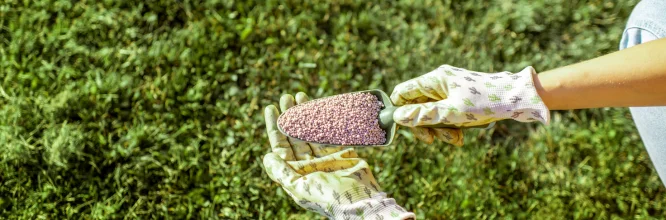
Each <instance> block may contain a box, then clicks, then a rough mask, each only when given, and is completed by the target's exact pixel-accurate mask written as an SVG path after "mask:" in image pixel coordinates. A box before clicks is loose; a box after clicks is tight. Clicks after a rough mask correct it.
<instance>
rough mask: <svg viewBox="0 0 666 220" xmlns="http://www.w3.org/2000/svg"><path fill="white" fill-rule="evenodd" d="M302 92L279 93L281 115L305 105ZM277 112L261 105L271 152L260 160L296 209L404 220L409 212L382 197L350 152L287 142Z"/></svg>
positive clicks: (366, 169) (364, 167)
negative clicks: (291, 200)
mask: <svg viewBox="0 0 666 220" xmlns="http://www.w3.org/2000/svg"><path fill="white" fill-rule="evenodd" d="M307 99H308V98H307V96H306V95H305V93H298V94H296V99H295V100H294V97H293V96H291V95H284V96H282V97H281V99H280V109H281V110H282V111H285V110H287V109H288V108H290V107H292V106H294V105H295V104H296V103H303V102H305V101H307ZM278 116H279V112H278V110H277V108H276V107H275V106H273V105H270V106H268V107H266V109H265V112H264V117H265V120H266V131H267V133H268V139H269V142H270V145H271V149H272V152H270V153H268V154H266V155H265V156H264V159H263V164H264V168H265V169H266V172H267V173H268V176H269V177H270V178H271V179H272V180H273V181H275V182H277V183H279V184H280V185H281V186H282V188H283V189H284V190H285V191H286V192H287V194H289V195H290V196H291V197H292V198H293V199H294V201H296V202H297V203H298V205H299V206H301V207H303V208H305V209H308V210H310V211H314V212H317V213H319V214H321V215H324V216H327V217H329V218H331V219H363V218H368V217H372V218H373V219H409V218H414V214H413V213H410V212H408V211H406V210H404V209H403V208H402V207H400V206H398V205H397V204H396V202H395V200H394V199H391V198H387V196H386V193H384V192H382V191H381V189H380V188H379V184H378V183H377V181H376V180H375V177H374V176H373V175H372V172H371V171H370V168H369V166H368V163H367V162H366V161H365V160H363V159H361V158H359V157H358V155H357V154H356V152H355V151H354V149H353V148H342V147H327V146H322V145H317V144H312V143H306V142H303V141H299V140H297V139H292V138H288V137H286V136H285V135H283V134H282V133H280V131H279V130H278V128H277V118H278Z"/></svg>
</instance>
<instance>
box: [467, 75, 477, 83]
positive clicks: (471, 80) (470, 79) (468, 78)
mask: <svg viewBox="0 0 666 220" xmlns="http://www.w3.org/2000/svg"><path fill="white" fill-rule="evenodd" d="M465 80H467V81H470V82H476V80H474V79H472V77H469V76H465Z"/></svg>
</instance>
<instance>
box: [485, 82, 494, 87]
mask: <svg viewBox="0 0 666 220" xmlns="http://www.w3.org/2000/svg"><path fill="white" fill-rule="evenodd" d="M485 85H486V88H495V85H493V84H492V83H490V82H487V83H486V84H485Z"/></svg>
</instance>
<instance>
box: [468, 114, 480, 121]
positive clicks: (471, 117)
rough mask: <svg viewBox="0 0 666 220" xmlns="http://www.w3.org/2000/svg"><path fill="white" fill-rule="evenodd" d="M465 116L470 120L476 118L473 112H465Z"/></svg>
mask: <svg viewBox="0 0 666 220" xmlns="http://www.w3.org/2000/svg"><path fill="white" fill-rule="evenodd" d="M465 116H467V120H470V121H476V120H478V119H476V118H475V117H474V114H472V113H467V114H465Z"/></svg>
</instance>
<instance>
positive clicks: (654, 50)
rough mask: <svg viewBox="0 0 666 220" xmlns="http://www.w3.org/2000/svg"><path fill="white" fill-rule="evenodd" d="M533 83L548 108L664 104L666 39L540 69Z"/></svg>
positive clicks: (665, 91)
mask: <svg viewBox="0 0 666 220" xmlns="http://www.w3.org/2000/svg"><path fill="white" fill-rule="evenodd" d="M534 85H535V86H536V88H537V92H538V93H539V95H540V96H541V98H542V100H543V101H544V103H545V104H546V106H548V108H549V109H550V110H568V109H585V108H600V107H643V106H666V38H665V39H660V40H655V41H651V42H648V43H644V44H640V45H637V46H634V47H631V48H628V49H625V50H621V51H618V52H614V53H610V54H607V55H604V56H601V57H598V58H595V59H591V60H587V61H584V62H581V63H577V64H573V65H569V66H565V67H561V68H557V69H554V70H549V71H545V72H542V73H540V74H539V75H538V77H535V79H534Z"/></svg>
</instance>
